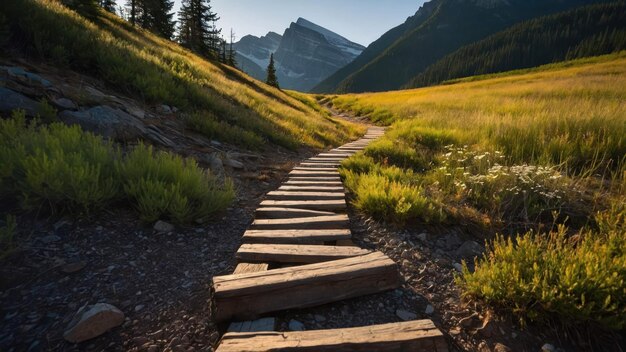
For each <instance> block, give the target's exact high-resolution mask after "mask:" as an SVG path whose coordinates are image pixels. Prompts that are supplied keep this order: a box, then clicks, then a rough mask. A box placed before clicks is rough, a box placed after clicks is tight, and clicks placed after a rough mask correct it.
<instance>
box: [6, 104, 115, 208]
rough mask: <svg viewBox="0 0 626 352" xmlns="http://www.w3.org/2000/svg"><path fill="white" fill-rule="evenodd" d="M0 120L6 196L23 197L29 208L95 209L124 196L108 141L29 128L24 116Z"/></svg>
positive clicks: (58, 127)
mask: <svg viewBox="0 0 626 352" xmlns="http://www.w3.org/2000/svg"><path fill="white" fill-rule="evenodd" d="M15 117H16V118H14V119H8V120H2V121H0V131H1V132H0V135H1V136H3V137H4V138H2V141H0V156H2V161H0V163H2V169H3V171H2V183H1V186H2V193H4V194H12V195H16V196H18V197H19V199H20V200H21V203H22V206H23V207H24V208H25V209H38V208H40V207H41V206H49V207H50V208H51V209H52V210H72V211H74V210H85V211H87V210H90V209H94V208H99V207H102V206H103V205H105V204H106V203H107V202H108V201H110V200H111V199H113V198H115V197H116V196H117V195H118V192H119V184H118V182H117V177H116V176H117V175H116V174H115V161H116V159H117V158H118V155H117V154H118V152H117V150H115V148H113V147H112V146H111V145H110V144H109V143H108V142H105V141H103V140H102V138H100V137H97V136H94V135H93V134H91V133H86V132H83V131H82V130H81V129H80V127H78V126H66V125H63V124H60V123H54V124H51V125H50V126H39V127H36V126H35V125H34V124H30V125H27V124H26V122H25V120H24V118H23V114H16V116H15Z"/></svg>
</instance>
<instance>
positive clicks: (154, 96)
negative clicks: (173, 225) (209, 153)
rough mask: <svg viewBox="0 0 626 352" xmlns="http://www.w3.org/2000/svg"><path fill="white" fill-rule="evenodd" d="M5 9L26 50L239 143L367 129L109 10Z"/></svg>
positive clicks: (286, 141) (316, 141) (287, 142)
mask: <svg viewBox="0 0 626 352" xmlns="http://www.w3.org/2000/svg"><path fill="white" fill-rule="evenodd" d="M0 11H2V12H5V13H6V14H7V15H6V17H7V18H8V19H9V20H10V21H13V23H10V24H11V25H12V26H13V27H12V28H13V31H14V33H15V36H16V37H17V38H21V41H20V43H19V45H23V46H24V49H25V51H26V52H28V53H30V54H32V55H36V56H38V57H40V58H42V59H44V60H46V61H48V62H50V63H54V64H57V65H61V66H67V67H71V68H74V69H77V70H80V71H83V72H86V73H89V74H93V75H95V76H96V77H99V78H101V79H103V80H104V81H105V82H106V83H107V84H108V85H110V86H111V87H114V88H115V89H116V90H117V91H122V92H125V93H127V94H130V95H132V96H135V97H138V98H140V99H142V100H144V101H145V102H147V103H149V104H168V105H173V106H176V107H178V108H179V109H182V111H183V113H185V114H198V115H197V116H209V117H210V119H212V120H213V121H215V120H217V121H220V125H219V127H220V129H221V130H222V131H223V133H222V135H219V134H218V135H217V136H216V137H217V138H220V137H222V136H232V135H236V134H237V133H238V132H239V131H246V132H247V133H246V134H245V135H243V137H245V138H242V139H241V141H242V142H243V143H242V144H243V145H244V146H248V147H259V146H261V145H263V144H264V142H265V141H269V142H272V143H274V144H278V145H282V146H285V147H288V148H297V147H298V146H311V147H325V146H330V145H338V144H341V143H342V142H345V141H347V140H348V139H351V138H354V137H356V136H357V135H358V134H359V133H361V132H362V131H361V129H360V128H358V127H356V125H354V124H350V123H346V122H339V121H337V120H335V119H333V118H331V117H329V116H326V115H324V114H322V113H320V111H319V110H318V109H316V108H315V107H312V106H311V105H310V104H306V103H303V102H302V101H301V100H299V99H296V98H293V97H292V96H291V95H289V94H286V93H285V92H283V91H280V90H278V89H275V88H272V87H270V86H267V85H265V84H264V83H261V82H259V81H256V80H254V79H252V78H250V77H249V76H247V75H245V74H243V73H242V72H240V71H238V70H236V69H234V68H232V67H228V66H223V65H220V64H217V63H214V62H210V61H207V60H205V59H203V58H201V57H199V56H197V55H195V54H193V53H191V52H189V51H187V50H185V49H183V48H182V47H180V46H179V45H177V44H175V43H172V42H170V41H168V40H165V39H162V38H159V37H157V36H155V35H152V34H151V33H149V32H146V31H143V30H141V29H137V28H134V27H132V26H130V25H129V24H128V23H127V22H125V21H123V20H121V19H120V18H118V17H116V16H114V15H112V14H109V13H106V12H104V11H103V12H101V14H100V16H99V18H97V19H96V20H95V22H91V21H89V20H87V19H85V18H83V17H81V16H79V15H77V14H76V13H74V12H72V11H70V10H69V9H67V8H65V7H63V6H62V5H60V3H59V2H57V1H52V0H42V1H34V0H26V1H21V0H10V1H9V2H8V3H7V4H6V5H3V7H2V9H1V10H0ZM196 126H202V127H204V128H199V132H203V131H206V130H207V128H206V124H199V123H197V121H196V123H194V124H192V125H191V127H192V128H194V127H196ZM210 134H213V133H212V132H211V133H210ZM251 135H255V136H256V137H254V136H251ZM211 137H213V135H212V136H211ZM255 139H256V142H255V143H251V141H252V140H255ZM226 141H228V142H237V141H238V140H237V139H236V138H230V139H227V140H226ZM250 144H254V145H252V146H251V145H250Z"/></svg>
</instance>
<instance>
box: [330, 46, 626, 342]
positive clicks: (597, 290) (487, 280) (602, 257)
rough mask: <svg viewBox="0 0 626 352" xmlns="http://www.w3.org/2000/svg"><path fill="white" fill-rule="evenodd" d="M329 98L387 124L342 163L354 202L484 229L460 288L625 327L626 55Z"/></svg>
mask: <svg viewBox="0 0 626 352" xmlns="http://www.w3.org/2000/svg"><path fill="white" fill-rule="evenodd" d="M326 99H329V98H326ZM330 100H331V101H332V103H333V105H334V106H335V107H336V108H338V109H340V110H345V111H351V112H353V113H354V114H358V115H364V114H365V115H367V116H369V117H370V119H372V120H373V121H375V122H377V123H379V124H390V125H391V127H390V128H389V129H388V132H387V133H386V135H385V136H384V137H383V138H381V139H380V140H378V141H376V142H374V143H372V144H371V145H369V146H368V147H367V148H366V149H365V150H364V152H363V153H362V154H358V155H356V156H353V157H352V158H350V159H348V160H346V161H344V162H343V163H342V171H341V173H342V176H343V177H344V180H345V184H346V187H347V188H348V189H350V190H351V192H352V193H353V203H354V205H355V206H356V207H357V208H358V209H359V210H361V211H363V212H365V213H367V214H369V215H371V216H374V217H377V218H379V219H382V220H386V221H390V222H394V223H397V224H400V225H402V224H408V225H410V224H411V223H412V222H421V223H430V224H438V223H440V222H442V221H445V222H446V223H448V222H450V223H456V224H462V225H463V226H464V228H465V229H467V230H468V231H467V232H468V233H470V234H478V235H479V236H480V237H481V238H487V239H492V241H490V242H489V246H488V251H487V253H486V254H485V255H484V257H482V258H479V259H478V260H477V261H476V263H475V265H473V266H470V267H471V268H472V270H470V268H469V267H467V266H465V268H464V271H463V275H462V276H460V277H459V278H458V281H457V282H458V283H459V284H460V286H461V287H462V288H463V290H464V293H465V295H466V297H469V298H478V299H481V300H483V301H484V302H486V303H489V304H491V305H493V306H496V307H499V308H502V309H504V310H506V311H509V312H510V313H513V314H515V315H517V316H518V317H519V318H520V320H521V321H523V322H528V321H538V322H547V321H552V320H553V319H555V318H556V319H559V320H560V322H561V323H562V324H565V325H569V324H573V325H577V324H584V325H583V326H589V325H600V326H603V327H605V328H609V329H616V330H618V329H623V328H624V321H625V320H624V319H625V317H626V309H625V307H626V296H625V295H624V292H625V291H624V289H623V288H624V284H625V282H626V256H625V255H624V253H626V241H625V240H624V239H626V227H624V220H625V219H626V212H625V210H624V204H626V168H625V161H626V53H619V54H614V55H608V56H604V57H598V58H591V59H583V60H578V61H574V62H568V63H561V64H556V65H549V66H547V67H541V68H538V69H534V70H524V71H517V72H512V73H504V74H499V75H491V76H483V77H475V78H468V79H464V80H459V81H457V82H456V83H454V84H448V85H442V86H436V87H429V88H422V89H414V90H406V91H398V92H385V93H376V94H352V95H343V96H334V97H330ZM468 224H470V225H477V226H467V225H468ZM475 229H478V231H475ZM475 232H478V233H475ZM499 232H500V233H508V234H513V235H511V236H502V235H497V236H496V234H497V233H499ZM515 233H520V234H519V235H514V234H515ZM474 268H475V271H473V270H474Z"/></svg>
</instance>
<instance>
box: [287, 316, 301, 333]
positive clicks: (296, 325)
mask: <svg viewBox="0 0 626 352" xmlns="http://www.w3.org/2000/svg"><path fill="white" fill-rule="evenodd" d="M289 330H291V331H303V330H304V324H302V323H301V322H299V321H297V320H295V319H291V320H290V321H289Z"/></svg>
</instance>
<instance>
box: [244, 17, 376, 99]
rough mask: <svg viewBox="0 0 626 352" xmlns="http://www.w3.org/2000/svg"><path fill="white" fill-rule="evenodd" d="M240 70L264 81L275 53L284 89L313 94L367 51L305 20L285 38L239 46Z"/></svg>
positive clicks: (274, 36) (269, 36) (268, 37)
mask: <svg viewBox="0 0 626 352" xmlns="http://www.w3.org/2000/svg"><path fill="white" fill-rule="evenodd" d="M235 48H236V50H237V60H238V63H239V67H240V68H241V69H242V70H243V71H245V72H246V73H248V74H250V75H251V76H253V77H255V78H257V79H260V80H264V79H265V74H266V73H265V70H266V68H267V65H268V64H269V57H270V54H271V53H274V54H275V59H276V69H277V75H278V81H279V83H280V85H281V87H283V88H287V89H295V90H300V91H309V90H310V89H311V88H312V87H313V86H315V85H317V84H318V83H319V82H321V81H322V80H323V79H325V78H326V77H328V76H330V75H331V74H333V73H334V72H336V71H337V70H338V69H340V68H341V67H343V66H345V65H347V64H349V63H350V62H351V61H352V60H354V59H355V58H356V57H357V56H358V55H360V54H361V52H362V51H363V49H364V47H363V46H361V45H359V44H357V43H353V42H351V41H350V40H348V39H346V38H344V37H342V36H340V35H338V34H336V33H334V32H332V31H329V30H328V29H325V28H323V27H321V26H318V25H316V24H314V23H312V22H310V21H307V20H305V19H303V18H299V19H298V20H297V21H296V22H293V23H291V25H290V26H289V28H287V29H286V30H285V32H284V34H283V35H282V36H280V35H278V34H276V33H273V32H270V33H268V34H267V35H266V36H263V37H260V38H258V37H254V36H245V37H243V38H242V39H241V40H240V41H239V42H238V43H236V44H235Z"/></svg>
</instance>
